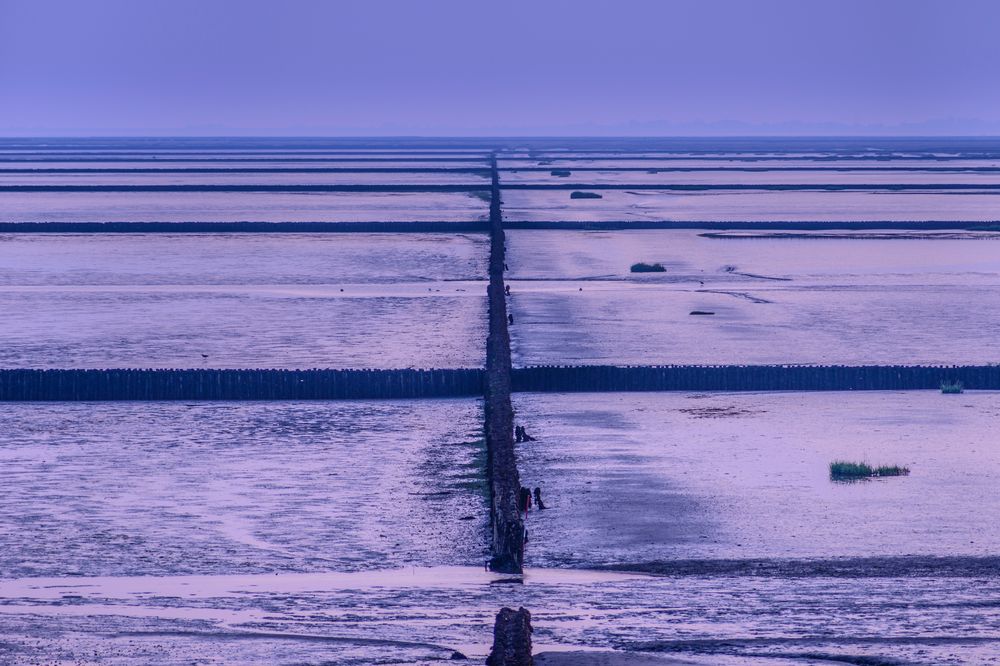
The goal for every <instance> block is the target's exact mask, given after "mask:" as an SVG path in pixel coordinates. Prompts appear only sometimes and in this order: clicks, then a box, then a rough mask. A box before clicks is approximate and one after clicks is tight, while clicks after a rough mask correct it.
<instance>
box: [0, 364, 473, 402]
mask: <svg viewBox="0 0 1000 666" xmlns="http://www.w3.org/2000/svg"><path fill="white" fill-rule="evenodd" d="M482 392H483V371H482V370H480V369H451V370H274V369H262V370H209V369H198V370H194V369H192V370H160V369H156V370H152V369H112V370H34V369H29V370H0V401H60V400H62V401H82V400H354V399H358V400H362V399H397V398H399V399H401V398H447V397H462V396H478V395H482Z"/></svg>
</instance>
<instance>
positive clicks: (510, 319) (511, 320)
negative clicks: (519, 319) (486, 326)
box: [507, 314, 514, 324]
mask: <svg viewBox="0 0 1000 666" xmlns="http://www.w3.org/2000/svg"><path fill="white" fill-rule="evenodd" d="M507 323H508V324H513V323H514V315H512V314H509V315H507Z"/></svg>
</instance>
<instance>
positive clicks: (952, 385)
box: [941, 381, 965, 394]
mask: <svg viewBox="0 0 1000 666" xmlns="http://www.w3.org/2000/svg"><path fill="white" fill-rule="evenodd" d="M963 391H965V387H964V386H963V385H962V382H957V381H956V382H941V393H951V394H954V393H962V392H963Z"/></svg>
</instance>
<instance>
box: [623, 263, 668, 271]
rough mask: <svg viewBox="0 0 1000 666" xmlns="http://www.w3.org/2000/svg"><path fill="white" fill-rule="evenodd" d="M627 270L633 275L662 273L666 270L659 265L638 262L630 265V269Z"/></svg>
mask: <svg viewBox="0 0 1000 666" xmlns="http://www.w3.org/2000/svg"><path fill="white" fill-rule="evenodd" d="M629 270H630V271H632V272H633V273H664V272H666V270H667V269H666V268H664V267H663V264H660V263H656V264H647V263H645V262H642V261H640V262H639V263H637V264H632V267H631V268H630V269H629Z"/></svg>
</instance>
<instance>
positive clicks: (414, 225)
mask: <svg viewBox="0 0 1000 666" xmlns="http://www.w3.org/2000/svg"><path fill="white" fill-rule="evenodd" d="M486 231H489V222H488V221H485V220H483V221H475V220H468V221H464V222H445V221H428V222H196V221H188V222H97V221H91V222H0V233H5V234H84V233H86V234H157V233H161V234H211V233H241V234H243V233H245V234H252V233H265V234H303V233H308V234H340V233H449V234H454V233H467V232H486Z"/></svg>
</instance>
